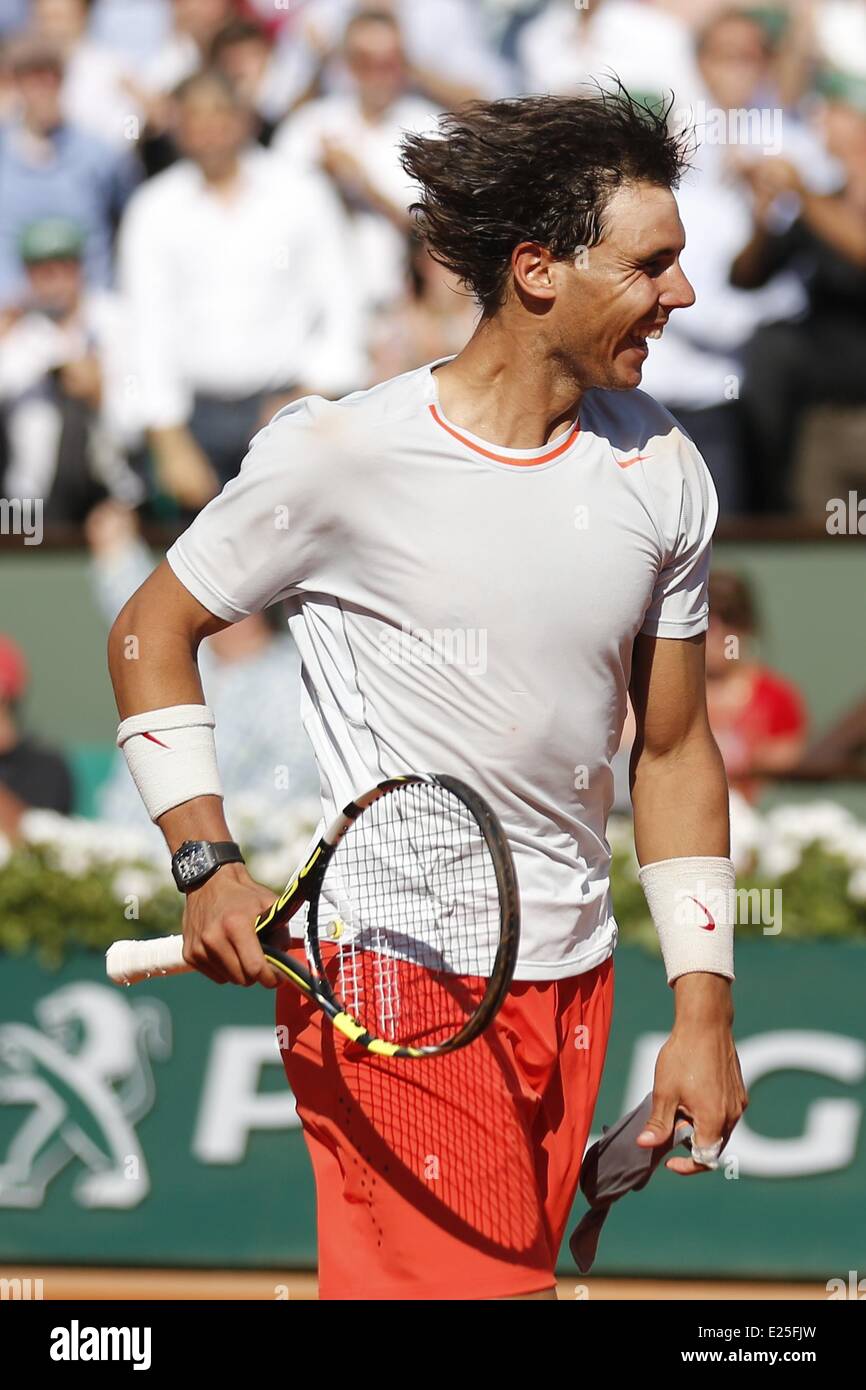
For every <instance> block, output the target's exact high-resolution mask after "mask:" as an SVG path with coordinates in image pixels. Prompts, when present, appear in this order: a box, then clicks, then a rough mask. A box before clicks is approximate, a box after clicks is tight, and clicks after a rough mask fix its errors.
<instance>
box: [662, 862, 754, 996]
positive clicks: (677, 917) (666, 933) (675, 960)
mask: <svg viewBox="0 0 866 1390" xmlns="http://www.w3.org/2000/svg"><path fill="white" fill-rule="evenodd" d="M638 877H639V879H640V883H641V887H642V888H643V890H644V893H645V895H646V900H647V904H648V906H649V910H650V915H651V916H652V919H653V923H654V925H655V929H656V931H657V932H658V938H659V945H660V946H661V950H662V956H663V958H664V963H665V970H666V971H667V976H668V984H673V982H674V980H676V979H677V978H678V977H679V976H680V975H691V974H693V973H694V972H696V971H706V972H708V973H709V974H712V975H724V976H726V977H727V979H729V980H733V979H734V924H735V920H736V915H737V907H736V905H737V891H736V884H737V877H736V872H735V870H734V866H733V864H732V862H731V860H730V859H723V858H702V857H701V856H695V857H693V858H686V859H662V860H660V861H659V862H658V863H657V864H647V866H646V867H645V868H643V869H641V871H640V873H639V874H638Z"/></svg>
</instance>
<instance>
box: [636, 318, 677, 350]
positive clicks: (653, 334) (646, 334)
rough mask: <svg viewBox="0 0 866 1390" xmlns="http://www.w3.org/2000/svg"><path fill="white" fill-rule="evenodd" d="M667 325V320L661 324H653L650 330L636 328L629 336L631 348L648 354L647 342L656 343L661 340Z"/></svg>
mask: <svg viewBox="0 0 866 1390" xmlns="http://www.w3.org/2000/svg"><path fill="white" fill-rule="evenodd" d="M666 323H667V319H664V320H663V321H662V322H661V323H656V324H651V325H650V327H649V328H636V329H635V330H634V332H633V333H630V334H629V336H628V340H627V341H628V345H629V347H633V348H640V349H641V350H642V351H643V352H648V351H649V349H648V348H647V341H648V340H652V341H653V342H654V341H656V340H657V339H658V338H660V337H661V336H662V332H663V331H664V326H665V324H666Z"/></svg>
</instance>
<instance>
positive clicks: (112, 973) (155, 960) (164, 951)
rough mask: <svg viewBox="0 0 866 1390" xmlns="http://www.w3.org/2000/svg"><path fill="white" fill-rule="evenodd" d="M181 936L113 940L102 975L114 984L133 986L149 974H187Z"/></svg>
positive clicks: (149, 975) (188, 966) (189, 969)
mask: <svg viewBox="0 0 866 1390" xmlns="http://www.w3.org/2000/svg"><path fill="white" fill-rule="evenodd" d="M191 970H192V966H191V965H187V963H186V961H185V960H184V958H183V937H182V936H157V937H154V939H153V940H152V941H115V943H114V945H113V946H109V948H108V950H107V951H106V953H105V973H106V975H107V976H108V978H109V979H110V980H113V981H114V983H115V984H116V985H134V984H137V983H138V981H139V980H148V979H150V977H151V975H187V974H189V973H190V971H191Z"/></svg>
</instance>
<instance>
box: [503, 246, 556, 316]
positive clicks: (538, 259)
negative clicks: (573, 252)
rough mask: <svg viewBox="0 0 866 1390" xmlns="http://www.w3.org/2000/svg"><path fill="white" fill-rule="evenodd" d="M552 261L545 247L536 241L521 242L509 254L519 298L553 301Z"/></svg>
mask: <svg viewBox="0 0 866 1390" xmlns="http://www.w3.org/2000/svg"><path fill="white" fill-rule="evenodd" d="M553 265H554V261H553V257H552V256H551V254H550V251H549V250H548V248H547V247H546V246H542V245H541V243H540V242H538V241H521V242H520V244H519V245H518V246H515V248H514V250H513V251H512V253H511V271H512V274H513V275H514V283H515V287H516V289H517V292H518V294H519V295H520V296H521V298H524V299H529V300H536V301H538V300H553V299H555V298H556V285H555V283H554V277H553V271H552V268H553Z"/></svg>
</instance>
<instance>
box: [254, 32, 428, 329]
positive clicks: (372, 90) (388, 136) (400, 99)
mask: <svg viewBox="0 0 866 1390" xmlns="http://www.w3.org/2000/svg"><path fill="white" fill-rule="evenodd" d="M344 53H345V63H346V70H347V72H348V73H349V76H350V80H351V83H352V87H351V90H350V91H348V92H346V93H335V94H334V95H332V96H327V97H322V98H321V99H320V100H319V101H313V102H310V103H309V104H308V105H306V106H303V107H302V108H301V109H300V110H299V111H298V112H296V113H295V115H293V116H290V117H289V119H288V120H287V121H286V122H285V123H284V124H283V125H282V126H281V127H280V129H279V130H278V132H277V134H276V136H275V137H274V151H275V153H277V154H279V155H281V156H282V157H283V158H285V159H286V160H288V161H289V162H291V163H294V164H295V165H296V166H297V167H299V168H303V169H306V170H315V169H320V170H322V171H324V173H325V174H326V175H327V176H328V178H329V179H330V180H331V183H332V184H333V186H334V188H335V189H336V190H337V192H338V193H339V194H340V196H341V198H342V200H343V202H344V204H345V206H346V208H347V211H348V213H349V216H350V218H351V224H352V228H353V232H354V255H353V260H354V262H355V264H356V266H357V268H358V270H359V272H360V278H361V280H362V282H363V286H364V291H365V299H366V300H367V302H368V304H369V305H371V306H381V305H383V304H387V303H389V302H390V301H393V300H394V299H395V298H396V297H397V296H398V295H399V293H400V290H401V287H402V284H403V279H404V275H405V261H406V255H405V247H406V235H407V233H408V231H409V228H410V219H409V212H408V208H409V205H410V203H411V202H412V200H413V198H414V197H415V190H414V188H413V186H412V183H411V180H410V179H409V178H408V176H407V175H406V173H405V172H404V170H403V168H402V165H401V163H400V139H401V136H402V135H403V133H404V131H407V130H413V131H426V130H429V129H431V128H432V127H435V124H436V118H437V112H436V110H435V109H434V108H433V107H432V106H431V105H430V103H429V102H427V101H423V100H422V99H421V98H420V97H415V96H411V95H410V94H409V91H408V85H409V77H408V68H407V65H406V58H405V54H404V52H403V42H402V38H401V35H400V30H399V27H398V25H397V22H396V20H395V19H394V18H393V16H392V15H390V14H387V13H385V12H380V11H362V12H361V13H360V14H358V15H356V16H355V17H354V18H353V19H352V20H350V22H349V26H348V28H347V30H346V36H345V43H344Z"/></svg>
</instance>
